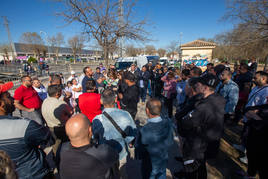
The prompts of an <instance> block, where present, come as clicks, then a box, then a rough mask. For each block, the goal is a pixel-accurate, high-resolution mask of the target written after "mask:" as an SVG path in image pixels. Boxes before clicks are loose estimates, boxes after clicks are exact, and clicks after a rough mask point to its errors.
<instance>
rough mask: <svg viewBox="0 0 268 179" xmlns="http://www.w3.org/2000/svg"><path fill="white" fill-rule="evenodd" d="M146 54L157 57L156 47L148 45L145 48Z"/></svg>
mask: <svg viewBox="0 0 268 179" xmlns="http://www.w3.org/2000/svg"><path fill="white" fill-rule="evenodd" d="M145 53H146V54H147V55H155V53H156V50H155V47H154V46H153V45H147V46H146V47H145Z"/></svg>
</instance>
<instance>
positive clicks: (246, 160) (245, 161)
mask: <svg viewBox="0 0 268 179" xmlns="http://www.w3.org/2000/svg"><path fill="white" fill-rule="evenodd" d="M239 160H240V162H242V163H244V164H246V165H247V164H248V158H247V156H244V157H240V158H239Z"/></svg>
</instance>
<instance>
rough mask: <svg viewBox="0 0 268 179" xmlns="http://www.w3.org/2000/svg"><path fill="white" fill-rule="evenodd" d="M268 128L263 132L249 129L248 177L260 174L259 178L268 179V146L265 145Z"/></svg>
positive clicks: (247, 147)
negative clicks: (267, 163)
mask: <svg viewBox="0 0 268 179" xmlns="http://www.w3.org/2000/svg"><path fill="white" fill-rule="evenodd" d="M266 131H267V128H263V129H261V130H255V129H254V128H252V127H251V128H250V129H249V134H248V137H247V144H246V149H247V158H248V171H247V173H248V175H249V176H252V177H254V176H255V175H256V174H257V173H259V178H260V179H264V178H268V172H267V170H268V166H267V165H266V164H265V163H266V162H267V160H268V154H267V150H268V149H267V147H266V146H267V145H266V143H265V141H266V137H265V136H267V132H266Z"/></svg>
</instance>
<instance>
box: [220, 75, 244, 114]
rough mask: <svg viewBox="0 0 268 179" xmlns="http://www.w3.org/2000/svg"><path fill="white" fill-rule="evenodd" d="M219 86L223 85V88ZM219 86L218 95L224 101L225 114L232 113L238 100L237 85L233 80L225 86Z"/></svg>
mask: <svg viewBox="0 0 268 179" xmlns="http://www.w3.org/2000/svg"><path fill="white" fill-rule="evenodd" d="M221 85H223V87H221ZM219 86H220V87H219V93H220V94H221V95H222V96H223V97H224V98H225V100H226V104H225V108H224V111H225V113H226V114H227V113H234V111H235V107H236V105H237V102H238V98H239V88H238V85H237V84H236V83H235V82H234V81H233V80H229V81H228V82H227V83H226V84H222V82H221V84H220V85H219Z"/></svg>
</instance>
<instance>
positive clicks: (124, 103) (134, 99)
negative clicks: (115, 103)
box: [118, 72, 139, 120]
mask: <svg viewBox="0 0 268 179" xmlns="http://www.w3.org/2000/svg"><path fill="white" fill-rule="evenodd" d="M135 81H136V78H135V76H134V74H132V73H131V72H128V73H127V74H126V75H125V82H126V84H127V85H128V88H127V89H126V91H125V92H124V93H123V94H118V95H119V98H120V99H122V100H121V107H122V109H123V110H126V111H127V112H129V113H130V115H131V117H132V118H133V120H135V117H136V114H137V111H138V102H139V88H138V87H137V85H136V82H135Z"/></svg>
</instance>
